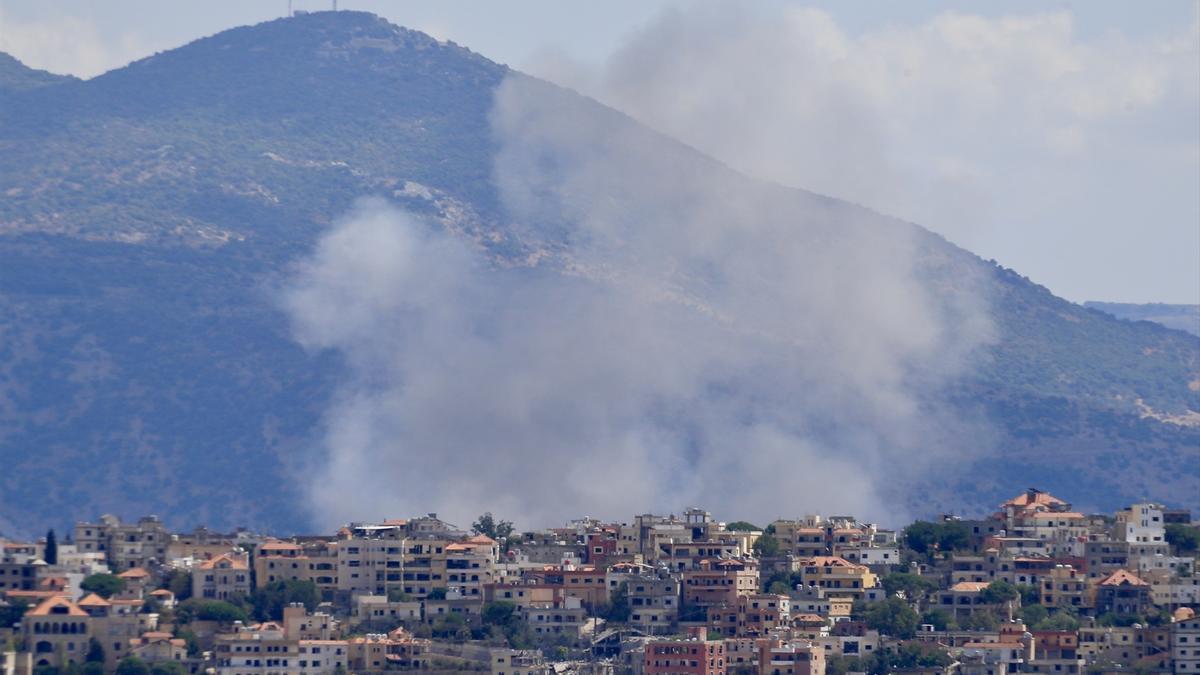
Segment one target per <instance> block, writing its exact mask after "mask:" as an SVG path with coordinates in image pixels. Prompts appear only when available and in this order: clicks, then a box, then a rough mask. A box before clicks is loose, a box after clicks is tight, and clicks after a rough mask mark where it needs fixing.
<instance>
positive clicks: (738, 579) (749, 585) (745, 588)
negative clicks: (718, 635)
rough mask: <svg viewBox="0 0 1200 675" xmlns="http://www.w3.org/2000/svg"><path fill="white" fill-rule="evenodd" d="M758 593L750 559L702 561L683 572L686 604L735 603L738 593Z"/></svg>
mask: <svg viewBox="0 0 1200 675" xmlns="http://www.w3.org/2000/svg"><path fill="white" fill-rule="evenodd" d="M757 592H758V564H757V563H756V562H754V561H753V560H704V561H701V563H700V566H699V568H698V569H694V570H686V571H684V572H683V604H684V606H686V607H716V606H721V605H736V604H737V599H738V596H740V595H750V594H752V593H757Z"/></svg>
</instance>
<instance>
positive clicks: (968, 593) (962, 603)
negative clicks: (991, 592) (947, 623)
mask: <svg viewBox="0 0 1200 675" xmlns="http://www.w3.org/2000/svg"><path fill="white" fill-rule="evenodd" d="M988 585H989V583H988V582H984V581H960V582H958V583H956V584H953V585H951V586H950V587H949V588H946V589H943V590H941V591H938V592H937V594H936V596H935V597H934V602H935V603H936V606H937V608H938V609H940V610H942V611H944V612H948V613H950V614H951V615H953V616H954V618H955V619H960V618H966V617H968V616H970V615H971V614H973V613H974V612H976V611H977V610H981V609H987V610H990V609H993V608H994V605H991V604H989V603H987V602H986V601H985V600H984V598H983V589H985V588H987V587H988Z"/></svg>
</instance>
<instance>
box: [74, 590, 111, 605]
mask: <svg viewBox="0 0 1200 675" xmlns="http://www.w3.org/2000/svg"><path fill="white" fill-rule="evenodd" d="M79 606H80V607H111V606H112V603H111V602H109V601H107V600H105V599H104V598H102V597H100V596H99V595H97V594H96V593H89V594H88V595H87V597H85V598H84V599H82V600H80V601H79Z"/></svg>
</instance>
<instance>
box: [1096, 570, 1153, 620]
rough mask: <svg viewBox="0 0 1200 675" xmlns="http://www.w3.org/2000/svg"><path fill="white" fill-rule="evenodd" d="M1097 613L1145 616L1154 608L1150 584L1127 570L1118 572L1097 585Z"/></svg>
mask: <svg viewBox="0 0 1200 675" xmlns="http://www.w3.org/2000/svg"><path fill="white" fill-rule="evenodd" d="M1095 604H1096V613H1097V614H1104V613H1107V612H1113V613H1116V614H1134V615H1141V614H1145V613H1146V612H1147V610H1149V608H1150V607H1152V606H1153V598H1152V597H1151V588H1150V584H1148V583H1146V582H1145V581H1143V580H1142V579H1140V578H1138V577H1137V576H1135V575H1134V574H1133V573H1131V572H1129V571H1127V570H1117V571H1116V572H1113V573H1112V574H1110V575H1108V576H1107V577H1105V578H1104V579H1101V580H1100V582H1099V583H1097V584H1096V601H1095Z"/></svg>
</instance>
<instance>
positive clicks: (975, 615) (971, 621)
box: [962, 609, 1000, 630]
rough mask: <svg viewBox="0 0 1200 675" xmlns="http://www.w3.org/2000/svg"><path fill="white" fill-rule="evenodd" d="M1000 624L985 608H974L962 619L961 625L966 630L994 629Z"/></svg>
mask: <svg viewBox="0 0 1200 675" xmlns="http://www.w3.org/2000/svg"><path fill="white" fill-rule="evenodd" d="M999 625H1000V621H999V619H997V618H996V615H995V614H993V613H991V612H989V611H987V610H982V609H980V610H975V611H974V612H971V615H970V616H968V617H967V618H966V620H964V621H963V623H962V627H963V628H965V629H967V630H996V626H999Z"/></svg>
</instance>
